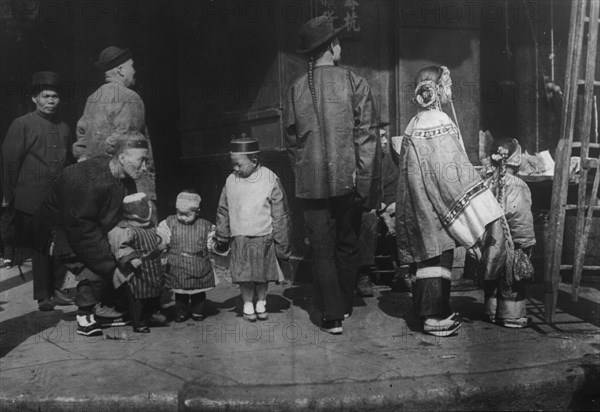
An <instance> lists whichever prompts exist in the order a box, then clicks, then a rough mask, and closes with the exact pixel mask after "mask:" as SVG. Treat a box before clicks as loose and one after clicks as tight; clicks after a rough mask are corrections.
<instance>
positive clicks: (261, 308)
mask: <svg viewBox="0 0 600 412" xmlns="http://www.w3.org/2000/svg"><path fill="white" fill-rule="evenodd" d="M256 311H257V312H258V313H263V312H266V311H267V301H266V300H257V301H256Z"/></svg>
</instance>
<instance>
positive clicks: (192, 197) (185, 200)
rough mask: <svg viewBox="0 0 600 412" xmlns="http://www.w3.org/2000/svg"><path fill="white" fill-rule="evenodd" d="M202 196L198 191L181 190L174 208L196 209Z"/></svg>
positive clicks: (198, 207)
mask: <svg viewBox="0 0 600 412" xmlns="http://www.w3.org/2000/svg"><path fill="white" fill-rule="evenodd" d="M201 201H202V198H201V197H200V195H199V194H198V193H190V192H181V193H179V194H178V195H177V200H176V201H175V208H176V209H177V210H198V209H200V202H201Z"/></svg>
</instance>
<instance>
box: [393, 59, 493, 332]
mask: <svg viewBox="0 0 600 412" xmlns="http://www.w3.org/2000/svg"><path fill="white" fill-rule="evenodd" d="M415 83H416V88H415V97H414V101H415V103H416V104H417V105H418V106H419V108H420V111H419V113H418V114H417V115H416V116H415V117H413V118H412V120H411V121H410V123H409V125H408V127H407V128H406V131H405V133H404V138H403V140H402V147H401V150H400V176H399V179H398V192H397V202H396V229H397V243H398V258H399V260H400V263H401V264H404V265H409V264H416V266H417V273H416V283H415V287H414V289H413V299H414V306H415V313H416V315H417V316H420V317H421V319H422V320H423V330H424V332H425V333H429V334H432V335H435V336H450V335H452V334H454V333H455V332H456V331H457V330H458V328H459V327H460V325H461V321H460V316H459V315H458V314H457V313H452V311H451V310H450V280H451V274H452V263H453V251H454V248H455V247H456V245H457V244H458V245H460V246H463V247H465V248H467V249H469V248H471V247H473V246H475V245H476V244H477V243H478V241H479V240H480V239H481V237H482V235H483V234H484V232H485V230H486V226H487V225H488V224H490V223H492V222H494V221H495V220H497V219H499V218H500V217H501V216H502V215H503V212H502V209H501V208H500V206H499V205H498V202H497V201H496V199H495V197H494V195H493V194H492V192H491V191H490V190H489V188H488V187H487V186H486V185H485V184H484V182H483V181H482V179H481V177H480V176H479V174H478V173H477V172H476V171H475V169H474V167H473V165H472V164H471V162H470V161H469V159H468V157H467V154H466V152H465V149H464V145H463V142H462V140H461V137H460V133H459V131H458V128H457V127H456V125H455V124H454V122H453V121H452V120H451V119H450V118H449V117H448V115H446V113H444V112H443V111H442V108H441V106H442V104H446V103H448V102H449V101H450V99H451V98H452V91H451V86H452V80H451V78H450V71H449V70H448V68H447V67H445V66H440V67H438V66H430V67H425V68H423V69H421V70H420V71H419V73H418V74H417V78H416V81H415Z"/></svg>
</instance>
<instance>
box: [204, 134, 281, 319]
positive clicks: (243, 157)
mask: <svg viewBox="0 0 600 412" xmlns="http://www.w3.org/2000/svg"><path fill="white" fill-rule="evenodd" d="M259 153H260V149H259V147H258V141H257V140H255V139H252V138H248V137H245V135H243V137H242V138H240V139H235V140H232V142H231V164H232V165H233V173H232V174H230V175H229V176H228V177H227V180H226V182H225V187H224V188H223V191H222V192H221V198H220V200H219V206H218V209H217V228H216V235H215V237H216V243H217V244H216V247H215V248H216V249H217V250H226V249H227V248H228V247H229V248H230V252H229V253H230V261H229V270H230V271H231V278H232V280H233V282H234V283H238V284H239V285H240V290H241V293H242V300H243V301H244V308H243V315H244V318H245V319H246V320H249V321H251V322H253V321H256V319H259V320H266V319H267V317H268V315H267V309H266V304H267V289H268V282H276V281H278V280H279V279H280V273H281V269H280V268H279V264H278V262H277V258H279V259H283V260H287V259H289V257H290V242H289V234H290V224H291V221H290V211H289V207H288V204H287V198H286V196H285V191H284V190H283V186H282V184H281V182H280V180H279V178H278V177H277V175H276V174H275V173H273V172H272V171H271V170H269V169H268V168H266V167H265V166H263V165H262V164H261V163H260V158H259ZM255 298H256V306H254V303H253V301H254V299H255Z"/></svg>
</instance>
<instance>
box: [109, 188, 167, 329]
mask: <svg viewBox="0 0 600 412" xmlns="http://www.w3.org/2000/svg"><path fill="white" fill-rule="evenodd" d="M123 215H124V217H125V219H124V220H122V221H121V222H119V224H118V225H117V226H116V227H115V228H114V229H112V230H111V231H110V232H109V233H108V240H109V243H110V245H111V249H112V252H113V254H114V255H115V257H116V259H117V262H118V270H117V273H116V275H115V277H114V279H113V281H114V284H115V287H119V286H121V285H122V284H123V283H127V285H126V287H127V291H128V295H129V312H130V315H131V321H132V325H133V330H134V332H137V333H149V332H150V328H149V326H163V325H166V324H167V320H166V317H165V316H164V315H163V314H161V313H160V311H159V310H160V305H159V297H160V293H161V290H162V289H161V288H162V283H163V270H162V265H161V261H160V255H161V250H163V249H164V248H165V247H166V245H165V242H164V240H163V239H162V238H161V237H160V236H159V234H158V232H157V231H156V227H155V226H154V223H153V222H152V204H151V203H150V202H149V200H148V196H147V195H146V194H145V193H135V194H132V195H129V196H125V198H124V199H123Z"/></svg>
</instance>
